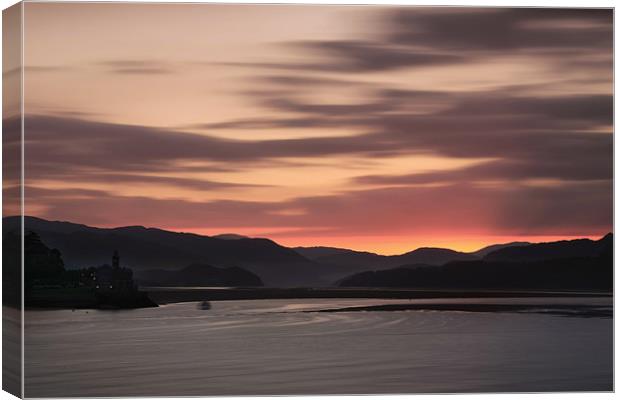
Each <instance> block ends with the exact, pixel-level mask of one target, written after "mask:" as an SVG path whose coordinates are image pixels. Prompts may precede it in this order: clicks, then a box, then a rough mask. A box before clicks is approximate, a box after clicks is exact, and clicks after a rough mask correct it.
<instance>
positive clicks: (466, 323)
mask: <svg viewBox="0 0 620 400" xmlns="http://www.w3.org/2000/svg"><path fill="white" fill-rule="evenodd" d="M455 302H460V303H461V304H472V303H474V304H481V303H483V304H541V303H547V304H549V305H550V309H549V310H545V309H540V308H539V309H536V310H531V311H527V310H526V311H520V312H464V311H438V310H405V311H362V310H361V309H359V308H358V309H357V311H345V312H320V313H319V312H304V311H314V310H327V309H329V310H334V309H339V308H348V307H364V306H373V305H381V304H403V303H407V304H417V303H421V304H424V303H433V304H437V303H452V304H453V303H455ZM554 304H555V305H558V304H571V305H572V304H581V305H585V306H597V307H598V306H601V307H602V308H600V309H599V310H602V309H605V308H606V307H607V310H609V307H611V298H576V299H570V298H555V299H549V298H547V299H532V298H530V299H463V300H455V299H450V300H413V301H403V300H364V299H351V300H331V299H316V300H309V299H304V300H251V301H221V302H213V303H212V306H213V307H212V309H211V310H208V311H204V310H199V309H198V308H197V304H196V303H178V304H170V305H166V306H163V307H160V308H155V309H140V310H127V311H94V310H90V311H86V310H76V311H71V310H58V311H49V310H48V311H27V312H26V334H25V343H26V350H25V358H26V360H25V361H26V363H25V384H26V391H25V392H26V396H28V397H65V396H81V397H84V396H134V395H136V396H137V395H141V396H156V395H166V396H174V395H251V394H256V395H264V394H328V393H334V394H355V393H430V392H487V391H491V392H503V391H508V392H514V391H528V392H531V391H576V390H586V391H609V390H612V389H613V388H612V381H613V376H612V362H613V359H612V357H613V354H612V342H613V336H612V325H613V320H612V319H611V318H605V317H603V316H601V314H600V313H592V314H591V315H588V314H587V313H582V312H578V313H575V314H574V315H573V316H571V313H566V312H561V313H558V312H555V311H554V309H553V307H551V306H552V305H554ZM547 311H549V312H548V313H547Z"/></svg>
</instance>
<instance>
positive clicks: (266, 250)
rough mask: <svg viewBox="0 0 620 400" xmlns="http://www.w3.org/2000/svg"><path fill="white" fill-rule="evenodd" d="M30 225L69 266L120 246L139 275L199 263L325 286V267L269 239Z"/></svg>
mask: <svg viewBox="0 0 620 400" xmlns="http://www.w3.org/2000/svg"><path fill="white" fill-rule="evenodd" d="M18 218H19V217H6V218H4V219H3V231H4V232H7V231H11V230H12V229H15V228H17V226H18V223H19V219H18ZM24 222H25V227H26V229H28V230H32V231H35V232H37V233H38V234H39V235H40V237H41V239H42V240H43V241H44V242H45V243H47V244H48V245H49V246H50V247H52V248H57V249H58V250H59V251H60V252H61V253H62V254H63V259H64V262H65V266H66V267H67V268H81V267H83V266H88V265H99V264H102V263H105V262H107V261H108V258H109V253H110V249H118V251H119V252H120V253H121V254H123V260H124V262H125V263H126V264H127V265H128V266H129V267H131V268H132V269H133V270H134V271H135V272H136V273H139V272H140V271H142V270H147V269H168V270H175V269H179V268H182V267H184V266H187V265H190V264H195V263H200V264H208V265H213V266H218V267H233V266H238V267H242V268H245V269H247V270H249V271H251V272H253V273H255V274H257V275H258V276H260V277H261V279H262V280H263V282H264V283H265V284H268V285H272V286H294V285H320V284H326V283H328V279H324V278H321V273H320V272H321V269H320V266H319V267H317V264H316V263H314V262H312V261H310V260H308V259H306V258H304V257H303V256H301V255H299V254H298V253H297V252H295V251H293V250H291V249H289V248H286V247H283V246H280V245H278V244H277V243H275V242H273V241H271V240H269V239H256V238H241V239H237V240H227V239H217V238H212V237H208V236H201V235H196V234H192V233H178V232H170V231H165V230H161V229H155V228H145V227H143V226H128V227H122V228H94V227H89V226H86V225H81V224H73V223H70V222H57V221H47V220H44V219H41V218H36V217H28V216H27V217H25V218H24Z"/></svg>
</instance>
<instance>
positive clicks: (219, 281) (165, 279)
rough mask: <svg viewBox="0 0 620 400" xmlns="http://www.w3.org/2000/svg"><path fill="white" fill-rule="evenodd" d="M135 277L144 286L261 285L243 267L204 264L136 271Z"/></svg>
mask: <svg viewBox="0 0 620 400" xmlns="http://www.w3.org/2000/svg"><path fill="white" fill-rule="evenodd" d="M135 279H136V280H137V281H138V282H139V283H140V284H141V285H146V286H236V287H239V286H263V282H262V281H261V279H260V278H259V277H258V275H256V274H254V273H252V272H250V271H247V270H245V269H243V268H239V267H228V268H218V267H213V266H211V265H205V264H192V265H189V266H187V267H185V268H181V269H179V270H174V271H170V270H165V269H148V270H145V271H138V272H137V273H136V275H135Z"/></svg>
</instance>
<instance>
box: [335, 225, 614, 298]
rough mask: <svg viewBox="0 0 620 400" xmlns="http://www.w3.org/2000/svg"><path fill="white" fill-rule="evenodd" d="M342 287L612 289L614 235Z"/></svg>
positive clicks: (410, 268) (370, 275)
mask: <svg viewBox="0 0 620 400" xmlns="http://www.w3.org/2000/svg"><path fill="white" fill-rule="evenodd" d="M338 285H339V286H343V287H383V288H386V287H394V288H395V287H398V288H442V289H449V288H452V289H518V290H523V289H526V290H527V289H529V290H532V289H547V290H550V289H553V290H612V289H613V236H612V234H608V235H605V236H604V237H603V238H602V239H600V240H596V241H594V240H589V239H579V240H570V241H560V242H551V243H538V244H531V245H526V246H518V247H509V248H501V249H498V250H496V251H493V252H490V253H488V254H487V255H486V257H484V258H482V259H478V260H474V261H452V262H448V263H446V264H444V265H442V266H439V267H437V266H428V265H404V266H400V267H397V268H393V269H388V270H382V271H376V270H375V271H364V272H360V273H357V274H353V275H351V276H348V277H346V278H344V279H342V280H340V281H339V282H338Z"/></svg>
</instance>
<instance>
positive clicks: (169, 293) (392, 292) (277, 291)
mask: <svg viewBox="0 0 620 400" xmlns="http://www.w3.org/2000/svg"><path fill="white" fill-rule="evenodd" d="M140 289H141V290H142V291H144V292H146V293H147V295H148V297H149V298H150V299H151V300H153V301H154V302H155V303H157V304H169V303H182V302H189V301H205V300H208V301H221V300H271V299H329V298H332V299H404V300H407V299H434V298H453V299H454V298H508V297H523V298H527V297H612V296H613V293H611V292H600V291H587V292H586V291H579V292H576V291H565V292H562V291H549V290H547V291H544V290H539V291H536V290H441V289H368V288H366V289H364V288H355V289H351V288H346V289H344V288H181V287H142V288H140Z"/></svg>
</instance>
